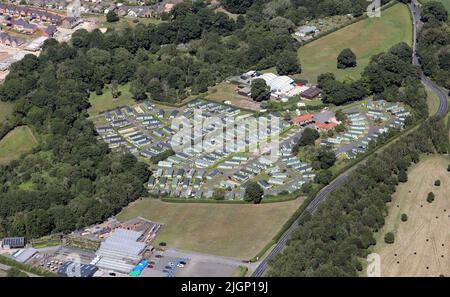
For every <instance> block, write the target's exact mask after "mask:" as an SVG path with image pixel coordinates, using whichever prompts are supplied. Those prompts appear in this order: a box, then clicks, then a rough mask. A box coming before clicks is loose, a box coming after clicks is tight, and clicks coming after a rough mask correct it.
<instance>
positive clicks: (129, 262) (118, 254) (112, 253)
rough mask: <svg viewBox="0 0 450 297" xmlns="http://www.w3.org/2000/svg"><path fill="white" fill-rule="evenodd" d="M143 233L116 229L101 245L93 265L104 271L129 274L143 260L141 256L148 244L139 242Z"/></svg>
mask: <svg viewBox="0 0 450 297" xmlns="http://www.w3.org/2000/svg"><path fill="white" fill-rule="evenodd" d="M142 235H143V232H139V231H131V230H126V229H116V230H115V231H114V233H113V235H111V236H110V237H108V238H107V239H106V240H105V241H104V242H102V243H101V245H100V248H99V250H98V251H97V252H96V257H95V259H94V260H92V262H91V264H92V265H95V266H97V267H100V268H102V269H106V270H114V271H118V272H122V273H129V272H130V271H131V270H133V268H134V267H135V266H136V264H137V263H138V262H139V261H140V260H141V256H140V254H141V253H142V252H143V251H144V249H145V247H146V244H145V243H144V242H138V241H137V240H138V239H139V238H140V237H141V236H142Z"/></svg>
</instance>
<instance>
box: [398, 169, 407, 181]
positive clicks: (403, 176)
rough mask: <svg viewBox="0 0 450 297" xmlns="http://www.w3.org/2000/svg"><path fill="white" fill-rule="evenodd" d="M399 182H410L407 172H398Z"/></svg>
mask: <svg viewBox="0 0 450 297" xmlns="http://www.w3.org/2000/svg"><path fill="white" fill-rule="evenodd" d="M398 181H399V182H401V183H406V182H407V181H408V174H407V173H406V171H405V170H400V171H399V172H398Z"/></svg>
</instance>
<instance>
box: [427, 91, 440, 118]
mask: <svg viewBox="0 0 450 297" xmlns="http://www.w3.org/2000/svg"><path fill="white" fill-rule="evenodd" d="M427 94H428V97H427V104H428V112H429V114H430V115H434V114H435V113H436V112H437V110H438V108H439V98H438V97H437V95H436V93H434V92H432V91H430V90H427Z"/></svg>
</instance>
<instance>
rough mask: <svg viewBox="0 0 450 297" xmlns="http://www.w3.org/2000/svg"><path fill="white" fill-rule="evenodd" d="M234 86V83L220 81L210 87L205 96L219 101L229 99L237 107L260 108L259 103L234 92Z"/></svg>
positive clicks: (257, 109)
mask: <svg viewBox="0 0 450 297" xmlns="http://www.w3.org/2000/svg"><path fill="white" fill-rule="evenodd" d="M235 88H236V85H234V84H231V83H226V82H221V83H220V84H218V85H216V86H214V87H211V88H210V89H209V91H208V93H207V95H206V96H205V98H206V99H209V100H212V101H215V102H219V103H223V102H224V101H230V102H231V104H232V105H234V106H237V107H239V108H244V109H250V110H254V111H259V110H260V106H259V103H257V102H255V101H253V100H249V99H247V98H246V97H244V96H241V95H239V94H238V93H236V92H235Z"/></svg>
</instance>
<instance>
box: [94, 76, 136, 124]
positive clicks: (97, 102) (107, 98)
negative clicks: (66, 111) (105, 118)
mask: <svg viewBox="0 0 450 297" xmlns="http://www.w3.org/2000/svg"><path fill="white" fill-rule="evenodd" d="M118 89H119V91H120V93H121V94H120V96H119V98H117V99H114V100H113V98H112V95H111V90H110V89H109V87H108V86H106V87H105V88H104V89H103V94H102V95H100V96H99V95H96V94H95V92H93V93H91V96H90V97H89V102H90V103H91V105H92V106H91V107H90V108H89V110H88V112H89V114H90V115H91V116H94V115H97V114H99V113H101V112H103V111H105V110H110V109H114V108H115V107H117V106H125V105H133V104H135V101H134V99H133V98H132V97H131V96H132V95H131V93H130V86H129V85H128V84H126V85H119V87H118Z"/></svg>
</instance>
